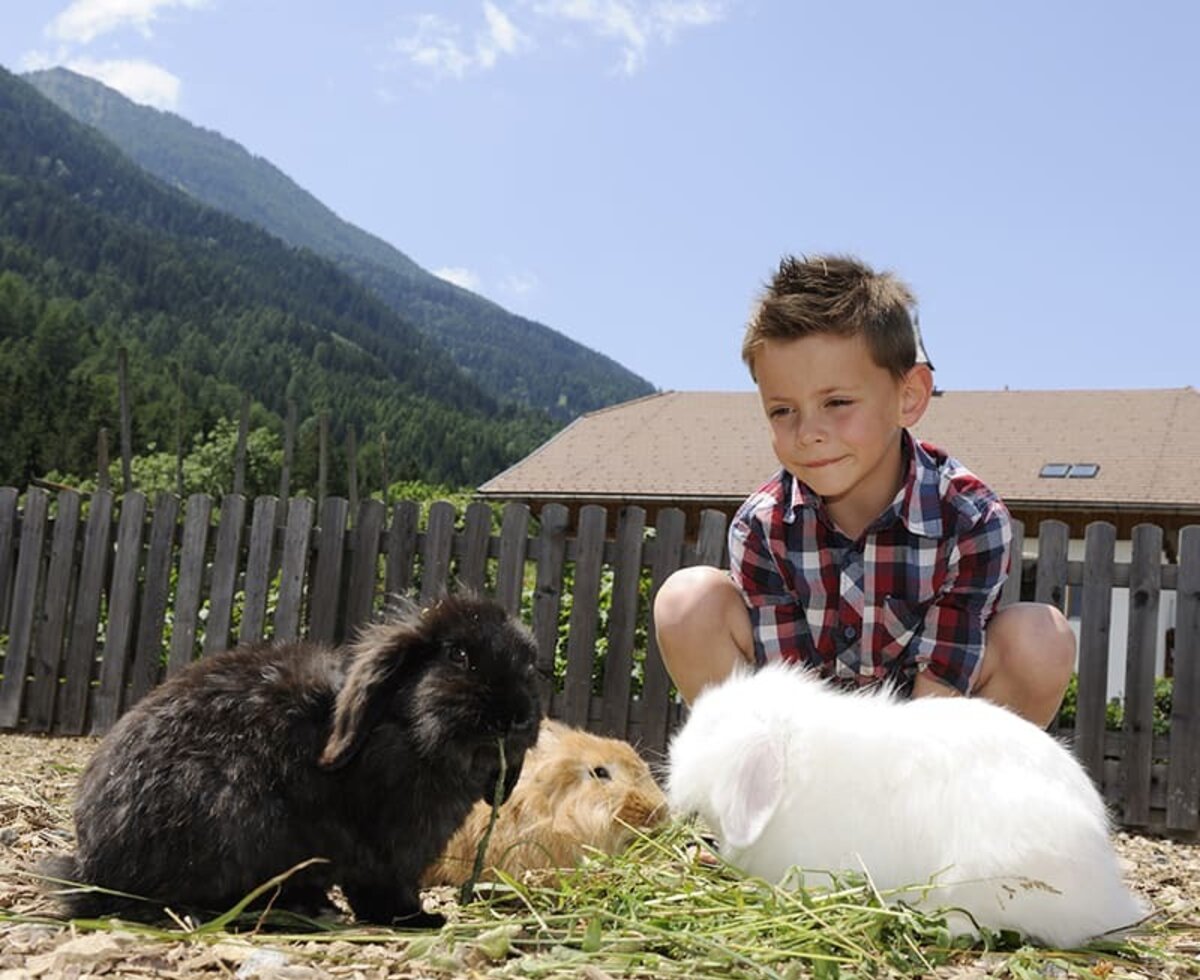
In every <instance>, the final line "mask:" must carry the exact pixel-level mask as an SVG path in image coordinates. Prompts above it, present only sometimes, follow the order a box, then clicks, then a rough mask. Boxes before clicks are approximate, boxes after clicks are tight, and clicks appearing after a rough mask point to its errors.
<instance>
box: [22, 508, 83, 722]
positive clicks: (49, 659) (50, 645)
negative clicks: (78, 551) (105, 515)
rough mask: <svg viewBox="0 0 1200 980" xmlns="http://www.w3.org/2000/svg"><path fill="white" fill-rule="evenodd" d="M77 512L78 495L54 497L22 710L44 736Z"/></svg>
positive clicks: (59, 649) (59, 659)
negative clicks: (37, 623)
mask: <svg viewBox="0 0 1200 980" xmlns="http://www.w3.org/2000/svg"><path fill="white" fill-rule="evenodd" d="M79 511H80V501H79V494H78V493H76V492H75V491H73V490H63V491H61V492H60V493H59V494H58V515H57V516H56V517H55V519H54V536H53V538H52V539H51V542H50V565H49V568H48V569H47V570H46V589H45V595H44V596H43V597H42V622H41V628H40V629H39V630H38V635H37V646H36V647H35V649H34V656H33V672H32V673H33V680H32V681H31V683H30V685H29V695H28V704H27V705H26V708H25V715H26V718H27V722H26V724H27V727H28V729H29V730H30V731H34V732H48V731H50V729H51V727H52V726H53V724H54V701H55V698H56V696H57V694H58V673H59V666H60V664H61V662H62V653H63V633H64V631H65V627H66V622H67V605H68V599H69V598H70V591H71V572H72V569H73V566H74V564H75V538H76V536H77V534H78V531H79Z"/></svg>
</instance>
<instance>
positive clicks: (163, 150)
mask: <svg viewBox="0 0 1200 980" xmlns="http://www.w3.org/2000/svg"><path fill="white" fill-rule="evenodd" d="M23 77H24V78H25V79H26V80H28V81H29V82H30V83H31V84H32V85H34V86H36V87H37V88H38V89H39V90H40V91H41V92H42V93H43V94H44V95H46V96H47V97H48V98H50V99H51V100H53V101H54V102H55V103H56V104H58V105H59V106H60V107H61V108H63V109H65V110H66V111H67V112H69V113H70V114H71V115H72V116H74V117H75V118H76V119H78V120H79V121H81V122H84V123H87V124H88V125H89V126H94V127H95V128H96V129H98V130H100V131H101V132H102V133H104V134H105V135H106V136H107V137H108V138H109V139H110V140H112V141H113V142H114V143H115V144H116V145H117V146H119V147H120V148H121V149H122V150H123V151H124V152H125V153H126V154H128V155H129V157H130V158H131V159H133V160H134V161H136V162H137V163H138V164H140V165H141V166H142V167H144V168H145V169H146V170H147V171H149V172H150V173H152V174H154V175H155V176H156V177H158V178H159V179H161V180H163V181H164V182H166V183H168V184H170V185H171V186H173V187H177V188H179V189H181V190H183V191H185V192H186V193H188V194H190V195H192V196H193V197H195V198H196V200H198V201H202V202H204V203H205V204H209V205H211V206H212V207H215V208H218V209H220V210H222V211H225V212H227V213H229V214H232V215H234V216H236V217H238V218H241V219H243V220H245V221H249V222H251V223H253V224H256V225H258V226H259V227H262V228H265V229H266V230H267V231H269V232H271V233H272V234H274V235H278V236H279V237H280V238H282V239H283V240H284V241H285V242H288V243H289V244H291V245H295V246H301V247H304V248H309V249H311V250H312V251H314V252H316V253H317V254H318V255H322V256H325V257H326V258H328V259H330V260H332V261H333V262H334V263H335V264H337V265H338V267H339V268H341V269H342V270H343V271H345V272H347V273H349V274H350V275H351V276H353V277H354V278H355V279H357V280H358V281H359V282H361V283H363V284H364V285H366V286H368V287H369V288H370V289H371V290H373V291H374V292H375V293H376V294H377V295H378V296H380V297H381V298H382V299H383V300H384V302H386V303H387V304H388V305H389V306H390V307H391V308H392V309H393V310H395V311H396V312H397V313H399V314H400V315H401V316H403V317H404V318H405V319H406V320H408V321H409V322H411V323H413V324H415V325H416V326H417V327H419V328H420V329H422V330H424V331H426V332H427V333H428V334H430V335H431V336H432V337H435V338H436V339H437V340H438V341H439V343H441V344H442V345H443V346H444V347H445V348H446V349H447V350H448V351H449V352H450V355H451V357H453V358H454V360H455V362H456V363H457V364H458V365H459V366H460V367H461V368H463V370H465V371H466V372H467V373H468V374H470V375H471V377H473V378H475V379H476V381H478V382H479V384H480V385H481V386H482V387H483V388H484V389H485V390H487V391H489V392H490V393H491V394H493V395H495V396H496V397H498V398H501V399H504V400H516V401H518V402H520V403H523V404H528V405H532V406H535V407H537V408H541V409H543V410H544V411H546V412H548V413H550V414H551V415H552V416H553V417H555V418H557V419H559V420H561V421H566V420H569V419H571V418H574V417H575V416H577V415H580V414H582V413H584V412H588V411H592V410H593V409H597V408H602V407H604V406H606V405H611V404H614V403H616V402H621V401H627V400H629V399H631V398H637V397H640V396H642V395H646V394H649V393H651V392H652V391H653V390H654V388H653V386H652V385H651V384H650V383H649V382H648V381H646V380H644V379H643V378H640V377H638V376H637V375H636V374H634V373H633V372H631V371H629V370H627V369H626V368H624V367H622V366H621V365H619V364H617V363H616V362H615V361H613V360H611V359H610V358H608V357H605V356H604V355H602V354H599V353H597V352H595V351H593V350H590V349H589V348H587V347H584V346H583V345H582V344H579V343H576V342H575V341H573V340H570V339H569V338H567V337H565V336H563V335H562V334H560V333H558V332H556V331H554V330H552V329H550V328H549V327H546V326H543V325H542V324H540V323H535V322H534V321H532V320H527V319H525V318H523V317H520V316H516V315H514V314H512V313H509V312H508V311H506V310H504V309H503V308H502V307H500V306H498V305H497V304H495V303H493V302H491V301H490V300H487V299H484V298H483V297H481V296H478V295H476V294H475V293H472V292H470V291H469V290H465V289H461V288H460V287H458V286H455V285H453V284H452V283H449V282H446V281H445V280H443V279H440V278H438V277H437V276H435V275H433V274H432V273H430V272H427V271H426V270H424V269H422V268H421V267H420V266H419V265H417V264H416V263H415V262H413V260H412V259H410V258H409V257H408V256H406V255H404V254H403V253H402V252H400V251H399V250H397V249H396V248H393V247H392V246H391V245H389V244H387V243H386V242H384V241H382V240H381V239H379V238H376V237H375V236H374V235H370V234H368V233H367V232H365V231H362V230H361V229H359V228H357V227H355V226H354V225H351V224H349V223H348V222H346V221H343V220H342V219H341V218H339V217H338V216H337V215H336V214H334V213H333V212H332V211H331V210H330V209H329V208H327V207H326V206H325V205H323V204H322V203H321V202H320V201H318V200H317V199H316V198H315V197H313V196H312V195H311V194H309V193H308V192H307V191H305V190H303V189H302V188H301V187H299V186H297V185H296V184H295V183H294V182H293V181H292V180H291V179H290V178H288V177H287V175H286V174H284V173H282V172H281V171H280V170H279V169H278V168H276V167H275V166H273V165H272V164H271V163H270V162H268V161H267V160H264V159H262V158H261V157H256V156H253V155H251V154H250V153H249V152H247V151H246V150H245V149H244V148H243V147H242V146H241V145H239V144H238V143H235V142H233V141H232V140H229V139H226V138H225V137H223V136H221V135H220V134H218V133H214V132H212V131H210V130H206V129H202V128H200V127H197V126H194V125H192V124H191V123H189V122H187V121H186V120H184V119H183V118H181V117H179V116H177V115H174V114H172V113H169V112H162V111H160V110H157V109H152V108H148V107H145V106H140V105H137V104H136V103H134V102H131V101H130V100H129V99H126V98H125V97H124V96H122V95H120V94H119V93H117V92H115V91H113V90H112V89H110V88H107V87H106V86H104V85H103V84H101V83H100V82H97V81H94V80H93V79H90V78H86V77H84V76H82V75H77V74H75V73H73V72H70V71H67V70H66V69H62V68H55V69H51V70H49V71H40V72H32V73H30V74H28V75H25V76H23Z"/></svg>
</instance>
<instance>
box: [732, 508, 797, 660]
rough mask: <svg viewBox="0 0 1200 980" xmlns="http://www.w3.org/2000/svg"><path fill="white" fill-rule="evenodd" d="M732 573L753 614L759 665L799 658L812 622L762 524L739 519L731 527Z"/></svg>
mask: <svg viewBox="0 0 1200 980" xmlns="http://www.w3.org/2000/svg"><path fill="white" fill-rule="evenodd" d="M729 571H730V575H731V577H732V578H733V582H734V584H735V585H736V586H737V588H738V591H739V592H741V594H742V598H743V599H744V600H745V602H746V608H747V610H748V612H749V614H750V632H751V636H752V637H753V639H754V659H755V661H756V662H757V663H760V664H761V663H765V662H766V661H767V660H776V659H779V658H783V659H787V660H792V659H795V658H796V657H798V656H799V655H800V650H801V647H802V644H803V637H804V636H806V635H807V634H808V621H807V620H806V619H805V618H804V614H803V611H802V610H801V609H800V606H799V602H798V600H797V598H796V594H795V590H794V588H793V586H792V583H791V582H790V581H789V580H788V579H787V577H786V576H785V575H784V573H783V571H782V570H781V569H780V567H779V563H778V562H777V561H776V560H775V555H774V553H773V552H772V550H771V546H770V542H769V541H768V540H767V536H766V534H765V533H764V529H763V526H762V523H761V522H760V521H759V520H757V519H755V518H749V519H747V518H743V517H741V515H739V516H738V517H737V518H735V519H734V522H733V524H732V525H730V529H729Z"/></svg>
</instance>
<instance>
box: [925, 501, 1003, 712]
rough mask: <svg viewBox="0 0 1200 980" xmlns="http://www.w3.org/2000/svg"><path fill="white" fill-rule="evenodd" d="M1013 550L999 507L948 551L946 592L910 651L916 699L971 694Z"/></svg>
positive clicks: (935, 603)
mask: <svg viewBox="0 0 1200 980" xmlns="http://www.w3.org/2000/svg"><path fill="white" fill-rule="evenodd" d="M1011 546H1012V524H1011V522H1010V519H1009V516H1008V512H1007V511H1006V510H1005V509H1004V506H1003V505H1002V504H1000V503H999V502H998V501H997V502H996V503H995V505H994V506H992V507H989V508H988V509H987V510H986V511H985V512H984V514H983V516H982V518H981V519H980V520H979V521H978V522H977V523H976V524H975V525H974V526H972V527H971V528H969V529H967V530H966V531H964V532H963V533H962V534H960V536H959V537H958V538H957V540H956V541H955V542H954V544H953V546H952V547H951V548H950V551H949V555H948V556H947V560H948V568H947V574H946V579H945V582H944V584H943V586H942V591H941V592H940V593H939V595H938V597H937V598H936V599H935V600H934V601H933V603H932V604H931V605H930V606H929V609H928V610H927V611H926V613H925V618H924V621H923V622H922V623H921V624H920V626H919V627H918V629H917V634H916V636H915V637H914V638H913V641H912V643H913V646H912V647H911V648H910V649H912V650H913V651H914V652H915V659H916V663H917V669H918V671H919V672H918V674H917V677H916V679H915V681H914V685H913V694H914V695H915V696H917V697H920V696H922V695H925V694H946V693H952V692H953V693H958V694H969V693H970V691H971V688H972V686H973V682H974V680H975V677H976V675H977V674H978V672H979V667H980V664H981V663H982V661H983V649H984V627H985V626H986V625H987V621H988V619H990V618H991V615H992V612H993V611H994V609H995V607H996V602H997V600H998V599H999V598H1000V590H1001V588H1002V587H1003V585H1004V580H1005V579H1006V578H1007V576H1008V563H1009V551H1010V548H1011ZM947 687H948V688H949V689H950V690H949V691H947V690H946V688H947Z"/></svg>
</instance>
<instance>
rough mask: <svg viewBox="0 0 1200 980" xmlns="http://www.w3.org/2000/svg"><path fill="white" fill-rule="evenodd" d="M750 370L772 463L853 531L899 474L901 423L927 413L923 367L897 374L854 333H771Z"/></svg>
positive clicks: (890, 493) (886, 500) (874, 513)
mask: <svg viewBox="0 0 1200 980" xmlns="http://www.w3.org/2000/svg"><path fill="white" fill-rule="evenodd" d="M754 369H755V375H756V378H757V382H758V391H759V396H760V397H761V399H762V405H763V410H764V411H765V412H766V415H767V420H768V422H769V423H770V426H771V444H772V446H773V448H774V450H775V455H776V457H778V459H779V462H780V463H781V464H782V465H783V466H784V467H785V468H786V469H787V470H788V471H790V472H791V473H792V475H793V476H795V477H796V478H797V479H799V480H801V481H803V482H804V483H806V484H807V485H808V486H809V487H811V488H812V490H813V491H814V492H815V493H817V494H819V495H820V496H821V497H822V498H823V499H824V501H825V504H826V506H827V507H828V508H829V513H830V515H831V516H832V517H833V519H834V521H836V522H837V524H838V526H839V527H840V528H841V530H842V531H843V532H844V533H846V534H847V535H849V536H850V537H852V538H857V537H858V536H859V535H860V534H861V533H862V531H863V529H864V528H865V527H866V526H867V524H869V523H870V522H871V521H872V520H874V519H875V518H876V517H878V516H879V514H880V513H882V512H883V510H884V509H885V508H886V507H887V506H888V504H890V503H891V501H892V498H893V497H894V496H895V495H896V491H897V490H898V489H899V487H900V484H901V483H902V482H903V476H904V475H903V473H902V472H901V461H902V454H901V449H900V429H901V428H902V427H904V426H908V425H912V424H914V423H915V422H916V421H917V420H918V419H919V418H920V417H921V415H922V414H923V413H924V411H925V406H926V405H927V404H928V401H929V394H930V389H931V386H932V375H931V374H930V373H929V369H928V368H927V367H925V366H924V365H918V366H917V367H914V368H913V369H912V371H910V372H909V373H908V375H907V376H906V377H905V378H904V379H903V380H897V379H896V378H894V377H892V375H891V374H890V373H889V372H888V371H886V370H885V369H884V368H881V367H880V366H879V365H878V364H876V363H875V361H874V360H872V358H871V354H870V352H869V351H868V349H867V345H866V343H865V342H864V341H863V339H862V338H861V337H836V336H833V335H830V334H814V335H812V336H809V337H802V338H800V339H799V340H783V341H777V340H769V341H767V342H766V343H765V344H764V345H763V346H762V348H761V350H760V351H759V352H758V355H757V356H756V357H755V359H754Z"/></svg>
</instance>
